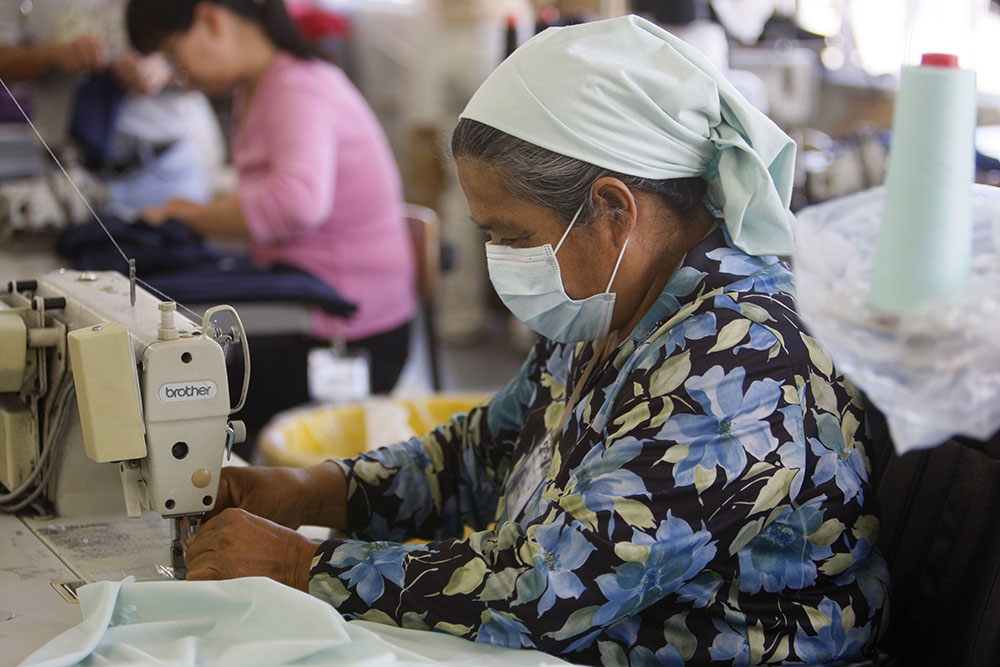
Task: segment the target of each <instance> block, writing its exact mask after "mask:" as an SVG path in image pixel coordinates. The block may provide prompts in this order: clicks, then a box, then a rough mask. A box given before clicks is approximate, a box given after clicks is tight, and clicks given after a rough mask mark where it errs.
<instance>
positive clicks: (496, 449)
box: [310, 228, 888, 665]
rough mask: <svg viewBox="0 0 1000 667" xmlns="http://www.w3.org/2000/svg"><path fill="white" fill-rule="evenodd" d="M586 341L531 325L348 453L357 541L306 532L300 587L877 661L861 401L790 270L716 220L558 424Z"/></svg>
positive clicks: (749, 651) (660, 654)
mask: <svg viewBox="0 0 1000 667" xmlns="http://www.w3.org/2000/svg"><path fill="white" fill-rule="evenodd" d="M596 348H597V344H596V343H580V344H556V343H552V342H551V341H546V340H542V341H540V342H539V343H538V344H537V345H536V347H535V348H534V349H533V351H532V353H531V354H530V355H529V357H528V360H527V361H526V362H525V364H524V366H523V367H522V369H521V372H520V374H519V376H518V377H517V378H516V379H514V380H513V381H512V382H511V383H510V384H509V385H508V386H507V387H506V388H505V389H504V390H502V391H501V392H500V393H499V394H497V395H496V396H495V397H493V398H492V399H491V400H489V401H488V402H486V403H484V404H483V405H481V406H479V407H477V408H475V409H473V410H472V411H471V412H470V413H469V414H466V415H457V416H455V417H454V418H452V419H451V420H450V421H449V422H448V423H445V424H443V425H442V426H440V427H439V428H438V429H436V430H435V431H434V432H433V433H430V434H428V435H425V436H422V437H420V438H414V439H412V440H410V441H409V442H406V443H400V444H397V445H393V446H389V447H386V448H383V449H380V450H378V451H375V452H371V453H367V454H364V455H362V456H359V457H357V458H355V459H351V460H347V461H341V462H340V464H341V465H342V467H343V468H344V470H345V473H346V474H347V478H348V486H349V489H348V493H349V501H348V503H349V504H348V514H349V516H350V517H351V522H352V525H351V529H352V531H353V534H352V536H351V539H332V540H329V541H328V542H325V543H324V544H323V545H321V546H320V547H319V549H318V550H317V554H316V557H315V559H314V561H313V569H312V571H311V573H310V591H311V592H312V593H313V594H314V595H316V596H318V597H320V598H322V599H325V600H327V601H329V602H330V603H331V604H333V605H335V606H336V607H337V608H338V609H339V610H340V611H341V612H342V613H343V614H345V615H346V616H347V617H348V618H359V619H366V620H372V621H379V622H383V623H390V624H395V625H399V626H403V627H410V628H422V629H425V630H436V631H441V632H448V633H452V634H457V635H460V636H463V637H467V638H469V639H472V640H475V641H481V642H489V643H493V644H499V645H503V646H511V647H532V648H538V649H541V650H543V651H547V652H550V653H552V654H555V655H559V656H560V657H563V658H566V659H568V660H570V661H573V662H578V663H590V664H601V663H603V664H606V665H626V664H631V665H681V664H685V663H688V662H695V663H698V664H709V663H711V664H725V665H755V664H777V663H782V664H811V663H821V662H829V661H837V660H848V661H852V662H854V663H858V662H863V661H864V660H866V659H871V658H874V657H875V656H876V652H875V648H874V646H875V644H876V641H877V638H878V636H879V633H880V629H881V627H882V619H883V615H884V614H885V613H886V606H887V604H888V570H887V568H886V565H885V561H884V560H883V559H882V558H881V556H880V555H879V554H878V551H877V550H876V549H875V548H874V547H873V545H874V544H875V541H876V535H877V531H878V518H877V508H876V507H875V506H874V504H873V503H874V499H875V496H874V494H873V493H872V489H871V485H870V480H869V476H868V471H869V463H868V460H867V456H866V454H865V447H866V445H867V443H868V438H867V435H866V429H865V425H864V418H863V405H862V404H861V399H860V397H859V396H858V394H857V393H856V392H855V390H854V389H853V388H852V387H851V386H850V385H849V384H848V383H847V382H846V381H845V380H844V378H843V377H842V376H841V375H840V374H839V373H838V372H837V370H836V369H835V368H834V366H833V365H832V363H831V361H830V359H829V357H827V355H826V354H825V353H824V352H823V351H822V349H821V348H820V347H819V346H818V345H817V344H816V342H815V341H814V340H813V339H812V338H811V337H810V336H809V335H808V334H807V333H805V331H803V328H802V326H801V324H800V323H799V320H798V318H797V317H796V315H795V310H794V301H793V297H792V294H791V274H790V272H789V270H788V268H787V266H786V265H785V264H783V263H782V262H780V261H778V259H777V258H775V257H754V256H750V255H746V254H744V253H742V252H741V251H739V250H735V249H733V248H732V247H731V244H730V243H729V239H728V236H727V233H726V231H725V229H724V228H720V229H717V230H716V231H715V232H713V233H712V234H711V235H710V236H708V237H707V238H706V239H705V240H704V241H702V242H701V243H700V244H699V245H698V246H696V247H695V248H694V249H692V250H691V251H690V252H689V253H688V255H687V256H686V258H685V259H684V261H683V263H682V265H681V266H680V267H678V269H677V270H676V271H675V272H674V276H673V278H672V279H671V280H670V282H669V283H668V284H667V286H666V288H665V289H664V290H663V292H662V294H661V295H660V298H659V300H658V301H657V302H656V304H654V306H653V307H652V308H651V310H650V311H649V312H648V313H647V314H646V316H645V317H644V318H643V320H642V321H641V322H640V324H639V326H638V327H637V328H636V330H635V331H633V332H631V335H629V336H628V337H627V338H625V339H624V340H623V341H622V342H621V343H620V344H619V345H618V346H617V348H616V349H615V350H614V351H613V352H612V354H611V355H610V357H609V358H608V359H606V360H604V361H602V362H599V363H598V364H597V365H596V367H595V369H594V372H593V373H592V374H591V376H590V378H589V379H587V381H586V383H585V384H584V386H583V387H582V392H581V395H580V396H581V398H580V400H579V401H578V402H577V404H576V405H575V406H573V407H572V413H571V415H570V416H569V419H568V421H567V422H566V424H565V426H564V427H563V428H562V429H561V430H560V431H559V432H554V431H556V429H558V427H559V425H560V424H561V423H562V417H563V412H564V411H565V409H566V403H567V400H568V397H569V396H570V395H571V393H572V392H573V389H574V387H575V383H577V382H579V381H580V379H581V376H582V375H583V369H584V367H585V365H586V364H587V362H588V361H589V360H590V359H591V357H592V356H593V355H594V354H596ZM547 436H548V437H550V438H551V443H552V447H551V459H550V460H548V463H547V467H546V468H545V469H544V470H543V471H542V472H543V473H544V474H543V475H541V478H542V482H541V484H540V485H539V486H538V487H537V488H527V489H524V490H523V493H526V494H527V495H528V496H529V497H530V500H529V502H527V503H525V504H524V506H523V508H521V509H520V510H519V511H517V512H516V513H513V514H512V515H511V514H508V508H507V505H506V499H507V497H508V496H509V495H511V492H512V491H513V489H511V488H508V485H509V484H510V483H511V480H512V479H526V478H528V477H530V475H528V476H525V475H515V474H514V473H516V472H517V471H518V469H519V468H520V467H523V466H525V465H527V462H528V461H538V460H539V459H538V458H537V457H531V458H530V459H529V456H528V455H529V453H530V452H532V450H533V449H535V448H538V447H542V446H543V443H544V442H545V441H546V438H547ZM542 460H543V461H544V460H546V459H544V458H543V459H542ZM537 479H538V476H536V480H537ZM519 491H521V490H519ZM465 526H469V527H471V528H472V529H473V530H474V531H476V532H473V533H472V534H471V535H469V536H467V537H462V535H463V528H464V527H465ZM404 538H406V539H409V538H420V539H423V540H428V541H427V542H426V543H423V544H417V543H407V544H399V543H398V540H401V539H404Z"/></svg>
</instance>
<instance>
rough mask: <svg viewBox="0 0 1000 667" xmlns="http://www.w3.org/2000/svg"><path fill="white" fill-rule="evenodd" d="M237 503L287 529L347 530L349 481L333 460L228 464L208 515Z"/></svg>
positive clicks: (238, 505)
mask: <svg viewBox="0 0 1000 667" xmlns="http://www.w3.org/2000/svg"><path fill="white" fill-rule="evenodd" d="M227 507H238V508H240V509H243V510H246V511H247V512H250V513H251V514H255V515H257V516H260V517H263V518H265V519H269V520H270V521H273V522H275V523H277V524H280V525H282V526H287V527H288V528H298V527H299V526H301V525H303V524H308V525H317V526H328V527H330V528H337V529H339V530H345V529H346V528H347V519H346V517H347V479H346V478H345V477H344V473H343V471H342V470H341V468H340V466H338V465H337V464H336V463H333V462H332V461H327V462H325V463H320V464H319V465H316V466H312V467H310V468H278V467H274V468H272V467H257V466H246V467H238V466H230V467H226V468H223V469H222V476H221V478H220V479H219V493H218V497H217V499H216V502H215V509H213V510H212V511H211V512H209V514H208V515H207V516H206V518H211V517H213V516H215V515H216V514H218V513H219V512H221V511H222V510H224V509H226V508H227Z"/></svg>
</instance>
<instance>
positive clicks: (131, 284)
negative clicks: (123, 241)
mask: <svg viewBox="0 0 1000 667" xmlns="http://www.w3.org/2000/svg"><path fill="white" fill-rule="evenodd" d="M128 296H129V301H130V302H131V304H132V306H135V260H134V259H130V260H129V261H128Z"/></svg>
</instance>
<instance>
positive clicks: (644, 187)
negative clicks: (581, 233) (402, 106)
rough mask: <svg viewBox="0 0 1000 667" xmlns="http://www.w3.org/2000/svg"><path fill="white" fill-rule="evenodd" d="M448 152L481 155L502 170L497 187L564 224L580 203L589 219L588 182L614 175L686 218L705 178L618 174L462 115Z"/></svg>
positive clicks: (582, 219) (696, 209)
mask: <svg viewBox="0 0 1000 667" xmlns="http://www.w3.org/2000/svg"><path fill="white" fill-rule="evenodd" d="M451 154H452V156H453V157H454V158H455V159H458V158H460V157H465V158H472V159H475V160H481V161H482V162H484V163H486V164H488V165H490V166H491V167H494V168H498V169H500V170H502V172H503V178H502V183H503V187H504V188H505V189H506V190H507V192H509V193H510V194H512V195H514V196H515V197H518V198H520V199H524V200H526V201H530V202H531V203H533V204H538V205H539V206H545V207H546V208H551V209H553V210H555V212H556V214H557V215H558V216H559V218H560V219H561V220H564V221H566V223H569V221H570V220H572V218H573V216H574V215H575V214H576V212H577V210H578V209H580V204H581V203H583V209H581V210H580V215H579V218H578V223H584V224H586V223H588V222H591V221H592V220H593V219H594V218H595V217H596V214H597V213H599V212H598V211H596V210H595V207H594V200H593V198H592V197H590V196H588V195H589V193H590V188H591V187H592V186H593V184H594V181H596V180H597V179H599V178H603V177H605V176H611V177H613V178H617V179H618V180H620V181H621V182H622V183H624V184H625V185H626V186H627V187H628V188H630V189H633V190H638V191H640V192H646V193H649V194H652V195H655V196H657V197H658V198H659V199H660V201H661V202H662V203H663V205H664V206H666V207H667V208H668V209H670V210H672V211H673V212H674V213H676V214H677V215H678V216H679V217H680V218H681V219H684V220H688V219H691V218H693V217H695V216H696V215H697V214H699V213H700V212H701V211H703V210H705V205H704V203H703V202H704V199H705V193H706V191H707V190H708V183H707V182H706V181H705V180H704V179H703V178H700V177H697V176H695V177H691V178H671V179H664V180H655V179H649V178H640V177H638V176H629V175H627V174H620V173H617V172H614V171H611V170H610V169H604V168H603V167H596V166H594V165H592V164H589V163H587V162H583V161H582V160H577V159H575V158H571V157H567V156H565V155H560V154H559V153H555V152H553V151H550V150H547V149H545V148H541V147H539V146H536V145H534V144H531V143H528V142H527V141H524V140H522V139H518V138H517V137H514V136H511V135H509V134H507V133H506V132H501V131H500V130H498V129H496V128H494V127H490V126H489V125H485V124H483V123H480V122H478V121H474V120H469V119H468V118H462V119H461V120H459V121H458V126H457V127H456V128H455V132H454V133H453V134H452V135H451Z"/></svg>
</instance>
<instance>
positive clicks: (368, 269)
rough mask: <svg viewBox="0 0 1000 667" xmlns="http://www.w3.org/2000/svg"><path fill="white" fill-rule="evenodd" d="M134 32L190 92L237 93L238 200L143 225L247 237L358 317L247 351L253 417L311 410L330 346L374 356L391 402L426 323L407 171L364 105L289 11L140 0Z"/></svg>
mask: <svg viewBox="0 0 1000 667" xmlns="http://www.w3.org/2000/svg"><path fill="white" fill-rule="evenodd" d="M127 21H128V28H129V32H130V35H131V39H132V43H133V44H134V45H135V47H136V48H137V49H138V50H139V51H140V52H142V53H155V52H163V53H165V54H166V55H167V57H168V58H169V59H170V60H171V61H172V62H173V63H174V64H175V65H176V67H178V68H179V70H180V71H181V72H183V74H184V76H185V77H186V78H187V80H188V81H189V83H190V85H192V86H193V87H195V88H197V89H199V90H202V91H204V92H206V93H208V94H222V93H229V92H231V91H235V97H234V104H233V121H234V123H233V125H234V135H233V137H232V151H233V154H232V158H233V163H234V166H235V168H236V175H237V186H236V191H235V192H234V193H232V194H228V195H224V196H219V197H217V198H215V199H214V200H212V201H211V202H209V203H207V204H199V203H196V202H193V201H189V200H185V199H176V200H173V201H170V202H168V203H167V204H165V205H164V206H161V207H156V208H151V209H147V210H146V211H144V212H143V218H144V219H145V220H146V221H147V222H150V223H153V224H156V223H158V222H160V221H163V220H165V219H167V218H177V219H180V220H183V221H184V222H185V223H186V224H188V225H189V226H190V227H192V228H193V229H195V230H196V231H198V232H200V233H202V234H206V235H235V236H237V237H242V238H244V239H247V240H248V241H249V244H250V253H251V257H252V259H254V261H255V262H257V263H259V264H261V265H265V266H270V265H275V264H286V265H290V266H293V267H296V268H298V269H300V270H302V271H305V272H306V273H309V274H311V275H313V276H315V277H317V278H320V279H321V280H323V281H324V282H326V283H327V284H329V285H330V286H331V287H333V288H334V289H336V290H337V291H338V292H339V293H340V294H341V295H342V296H343V297H344V298H345V299H347V300H348V301H351V302H353V303H355V304H357V306H358V310H357V312H356V313H355V314H354V315H353V316H351V317H350V318H346V319H345V318H340V317H337V316H333V315H329V314H327V313H325V312H323V311H320V310H318V309H317V310H316V311H315V312H314V314H313V318H312V327H311V330H310V331H309V332H308V335H302V336H280V337H273V338H271V339H262V338H259V337H258V338H257V339H256V340H251V343H250V346H251V354H252V357H253V360H254V361H253V364H254V365H253V367H254V369H255V370H254V375H255V376H256V378H258V379H257V380H256V381H254V380H251V388H250V396H249V398H248V402H247V407H246V409H245V410H244V411H243V412H244V419H247V420H249V421H250V425H251V426H255V425H259V423H260V421H261V419H262V418H264V417H266V416H268V415H272V414H274V413H275V412H277V411H279V410H282V409H284V408H287V407H290V406H292V405H295V404H297V403H303V402H305V401H307V400H308V398H309V395H308V386H307V384H306V381H305V377H306V363H307V361H306V360H307V357H308V352H309V350H311V349H312V348H315V347H318V346H323V345H329V344H330V342H331V340H334V339H338V340H341V341H346V343H347V349H348V350H349V351H363V352H364V353H366V354H367V356H368V357H369V363H370V372H369V376H370V386H371V390H372V391H373V392H375V393H384V392H388V391H389V390H390V389H392V387H393V385H394V384H395V383H396V380H397V379H398V377H399V375H400V372H401V370H402V368H403V365H404V363H405V361H406V358H407V351H408V341H409V336H410V322H411V320H412V319H413V318H414V316H415V314H416V308H417V302H416V287H415V280H416V278H415V260H414V256H413V250H412V248H411V245H410V239H409V236H408V230H407V228H406V224H405V221H404V214H403V197H402V187H401V183H400V176H399V172H398V169H397V167H396V164H395V162H394V159H393V156H392V153H391V151H390V148H389V145H388V142H387V141H386V138H385V135H384V133H383V131H382V128H381V127H380V125H379V123H378V121H377V120H376V118H375V115H374V113H373V112H372V110H371V109H370V107H369V106H368V104H367V103H366V102H365V100H364V99H363V98H362V96H361V94H360V93H359V92H358V91H357V90H356V89H355V87H354V86H353V84H351V82H350V81H349V80H348V79H347V77H346V76H345V75H344V73H343V72H342V71H341V70H340V69H339V68H337V67H335V66H333V65H331V64H329V63H327V62H325V61H322V60H320V59H318V58H316V57H315V54H314V52H313V50H312V49H311V48H310V47H309V46H308V45H306V44H305V42H304V41H303V40H302V38H301V37H300V35H299V33H298V31H297V30H296V28H295V26H294V24H293V23H292V20H291V18H290V17H289V15H288V13H287V11H286V9H285V6H284V2H283V0H212V1H210V0H130V2H129V5H128V10H127ZM254 422H256V424H255V423H254Z"/></svg>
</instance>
